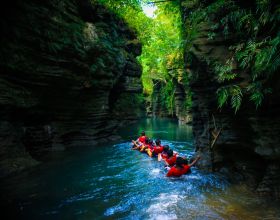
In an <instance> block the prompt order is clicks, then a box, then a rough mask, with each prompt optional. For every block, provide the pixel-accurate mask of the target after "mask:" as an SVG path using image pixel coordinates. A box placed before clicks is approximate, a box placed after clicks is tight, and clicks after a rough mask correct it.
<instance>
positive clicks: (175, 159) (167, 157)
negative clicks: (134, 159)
mask: <svg viewBox="0 0 280 220" xmlns="http://www.w3.org/2000/svg"><path fill="white" fill-rule="evenodd" d="M132 143H133V146H132V148H131V149H132V150H139V151H140V152H143V153H146V154H148V155H149V156H150V157H156V158H158V161H164V163H165V165H166V167H167V169H168V172H167V174H166V176H167V177H180V176H182V175H184V174H187V173H188V172H190V168H191V167H192V166H193V165H195V163H196V162H197V161H198V160H199V159H200V157H197V158H196V159H195V160H193V161H192V162H191V163H190V164H189V163H188V160H187V159H186V158H185V157H182V156H179V154H178V153H177V152H176V151H173V150H172V149H170V147H169V146H168V145H165V146H162V145H161V141H160V140H159V139H157V140H156V141H155V144H154V142H153V140H152V139H150V138H148V137H147V136H146V135H145V131H142V132H141V135H140V137H139V138H138V139H137V140H136V141H134V140H132Z"/></svg>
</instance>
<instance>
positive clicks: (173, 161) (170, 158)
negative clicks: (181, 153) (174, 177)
mask: <svg viewBox="0 0 280 220" xmlns="http://www.w3.org/2000/svg"><path fill="white" fill-rule="evenodd" d="M165 160H166V162H167V163H168V165H169V166H171V167H172V166H174V165H175V163H176V160H177V155H176V154H175V155H173V156H172V157H169V158H167V159H165Z"/></svg>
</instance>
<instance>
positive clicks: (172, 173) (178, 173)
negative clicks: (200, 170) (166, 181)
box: [166, 165, 191, 177]
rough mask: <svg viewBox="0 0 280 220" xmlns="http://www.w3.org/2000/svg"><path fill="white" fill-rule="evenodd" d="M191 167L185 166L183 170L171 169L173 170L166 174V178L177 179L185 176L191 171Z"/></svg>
mask: <svg viewBox="0 0 280 220" xmlns="http://www.w3.org/2000/svg"><path fill="white" fill-rule="evenodd" d="M190 168H191V167H190V166H189V165H183V168H178V167H175V166H174V167H171V169H170V170H169V171H168V173H167V174H166V176H168V177H170V176H175V177H179V176H182V175H184V174H186V173H187V172H188V171H189V169H190Z"/></svg>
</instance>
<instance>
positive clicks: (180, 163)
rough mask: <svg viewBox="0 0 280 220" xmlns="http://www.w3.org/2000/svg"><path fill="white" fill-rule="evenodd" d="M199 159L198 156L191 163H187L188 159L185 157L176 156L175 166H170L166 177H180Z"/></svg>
mask: <svg viewBox="0 0 280 220" xmlns="http://www.w3.org/2000/svg"><path fill="white" fill-rule="evenodd" d="M199 159H200V156H198V157H197V158H196V159H195V160H194V161H193V162H192V163H191V164H188V160H187V159H186V158H182V157H177V159H176V164H175V166H173V167H171V168H170V170H169V171H168V173H167V174H166V176H167V177H180V176H182V175H184V174H186V173H188V172H189V171H190V168H191V167H192V166H193V165H195V164H196V162H197V161H198V160H199Z"/></svg>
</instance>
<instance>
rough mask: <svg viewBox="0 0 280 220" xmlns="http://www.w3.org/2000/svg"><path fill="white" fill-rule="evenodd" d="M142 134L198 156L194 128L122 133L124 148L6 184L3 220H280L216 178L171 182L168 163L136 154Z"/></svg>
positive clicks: (59, 161) (64, 158)
mask: <svg viewBox="0 0 280 220" xmlns="http://www.w3.org/2000/svg"><path fill="white" fill-rule="evenodd" d="M141 130H146V131H147V135H148V136H150V137H152V138H161V139H162V143H163V144H169V145H170V146H171V147H172V148H173V149H174V150H176V151H178V152H180V154H182V155H185V156H187V157H190V156H191V155H192V154H193V153H194V149H193V147H192V130H191V127H190V126H187V125H184V126H180V127H178V125H177V123H176V122H175V121H171V120H143V121H141V122H139V123H137V124H135V125H130V126H127V127H126V128H123V129H122V130H121V131H120V135H121V136H122V137H123V140H122V141H120V142H119V143H114V144H106V145H103V146H98V147H93V148H78V149H72V150H70V151H68V152H64V153H61V154H59V153H55V154H54V155H53V160H51V161H50V162H48V163H45V164H42V165H40V166H39V167H36V168H34V169H33V170H30V171H28V172H25V173H22V174H21V175H17V176H14V177H12V178H9V179H7V180H5V181H3V182H2V183H1V189H2V193H1V204H2V205H1V209H2V210H4V211H2V214H3V213H7V214H8V215H9V216H10V217H14V219H159V220H161V219H279V217H280V214H279V211H278V209H279V206H278V204H277V203H275V202H272V203H269V202H268V201H266V202H264V201H261V200H259V199H258V198H257V197H255V196H254V195H253V194H251V193H250V192H249V191H248V190H246V188H244V187H243V186H231V185H230V184H229V183H228V182H227V181H226V180H225V179H224V178H223V177H222V176H219V175H217V174H211V173H207V172H202V171H199V170H197V169H196V168H192V172H191V174H189V175H185V176H183V177H180V178H167V177H165V174H166V170H165V169H164V165H163V163H161V162H158V161H156V160H155V159H153V158H149V157H148V156H147V155H145V154H142V153H140V152H138V151H132V150H130V147H131V145H130V140H131V139H135V138H136V137H137V135H136V134H138V133H139V132H140V131H141ZM3 202H4V203H5V204H4V205H3ZM2 219H3V218H2ZM6 219H8V218H6ZM9 219H10V218H9Z"/></svg>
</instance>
